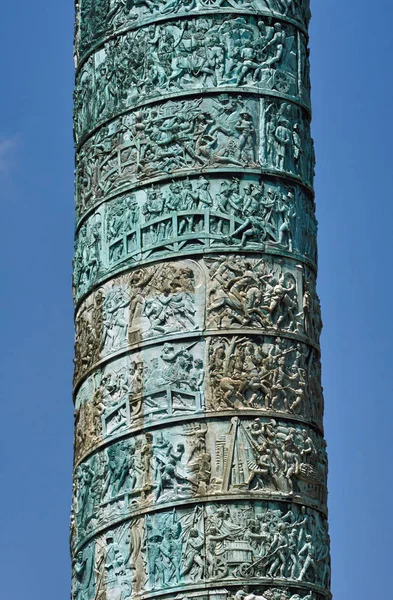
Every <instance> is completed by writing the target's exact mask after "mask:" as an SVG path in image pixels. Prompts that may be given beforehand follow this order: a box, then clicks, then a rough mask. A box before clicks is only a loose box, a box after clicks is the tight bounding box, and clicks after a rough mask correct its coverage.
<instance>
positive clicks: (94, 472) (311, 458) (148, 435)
mask: <svg viewBox="0 0 393 600" xmlns="http://www.w3.org/2000/svg"><path fill="white" fill-rule="evenodd" d="M326 473H327V456H326V446H325V443H324V441H323V438H322V437H321V436H320V435H319V434H316V433H315V432H314V431H313V430H312V429H310V428H308V427H305V426H304V425H303V424H294V423H289V422H288V421H278V420H275V419H268V418H265V417H261V418H259V417H258V418H256V419H253V420H249V419H244V418H239V417H233V418H232V419H221V420H220V421H217V420H209V419H208V420H207V421H204V422H201V423H199V422H188V423H184V424H182V425H177V426H173V427H167V428H166V429H165V431H163V430H162V429H158V430H157V429H154V430H152V431H150V432H149V431H146V432H144V433H141V434H138V435H134V436H133V437H132V438H131V439H129V438H127V439H121V440H119V441H115V442H113V443H112V444H111V445H110V446H108V447H107V448H106V449H101V450H100V451H98V452H96V453H95V454H93V455H92V456H91V457H90V458H88V459H86V460H84V461H83V462H81V463H80V464H79V465H78V466H77V467H76V470H75V494H74V507H73V515H74V526H73V527H74V530H73V534H74V535H75V536H76V537H75V540H74V543H76V544H80V543H81V542H83V540H84V539H85V538H86V536H88V535H91V534H93V533H94V532H96V531H97V530H98V529H102V528H105V527H106V526H108V525H110V524H111V523H114V522H117V521H119V520H121V519H124V518H125V517H128V516H130V514H133V513H135V512H137V511H140V510H141V509H147V508H151V507H152V506H158V505H160V504H164V505H165V504H168V503H170V504H172V503H179V502H180V503H182V502H184V501H185V500H187V499H188V500H192V499H197V498H198V499H199V500H200V499H201V498H203V497H207V496H214V498H216V499H217V500H218V499H219V498H220V496H225V497H228V495H241V496H242V495H243V496H244V494H246V496H254V495H256V496H261V495H262V496H265V497H267V498H281V499H291V500H292V499H295V500H297V501H298V502H305V503H307V504H310V505H314V506H315V507H316V508H319V507H320V505H321V504H324V503H325V502H326Z"/></svg>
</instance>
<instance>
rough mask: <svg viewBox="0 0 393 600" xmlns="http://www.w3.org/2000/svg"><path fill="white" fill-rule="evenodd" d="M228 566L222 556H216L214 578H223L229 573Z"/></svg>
mask: <svg viewBox="0 0 393 600" xmlns="http://www.w3.org/2000/svg"><path fill="white" fill-rule="evenodd" d="M227 571H228V567H227V564H226V562H225V561H224V560H223V559H222V558H216V560H215V563H214V579H222V578H223V577H225V575H226V574H227Z"/></svg>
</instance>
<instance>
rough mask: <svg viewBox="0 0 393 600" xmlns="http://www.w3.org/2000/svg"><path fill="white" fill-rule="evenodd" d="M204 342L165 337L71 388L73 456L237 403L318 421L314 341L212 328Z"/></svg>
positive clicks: (317, 366) (241, 406)
mask: <svg viewBox="0 0 393 600" xmlns="http://www.w3.org/2000/svg"><path fill="white" fill-rule="evenodd" d="M206 350H207V354H206V358H205V342H204V340H203V338H202V339H196V340H189V342H188V343H183V342H173V343H171V342H165V343H164V344H162V345H158V346H152V347H149V348H144V349H142V350H140V351H137V352H134V353H132V354H131V355H127V356H124V357H121V358H119V359H116V360H114V361H112V362H110V363H108V364H106V365H104V366H102V367H101V368H99V369H97V370H96V371H95V372H94V373H93V374H92V375H90V376H89V377H88V378H87V379H86V380H85V381H84V382H83V383H82V385H81V386H80V388H79V390H78V392H77V395H76V407H75V462H76V463H78V462H79V461H80V460H81V458H82V457H83V456H84V455H86V454H87V453H88V452H91V451H92V450H94V449H95V448H97V446H99V445H100V444H101V443H102V442H105V441H108V440H110V439H114V438H116V437H119V436H122V435H124V434H125V433H127V432H130V431H136V430H140V429H142V428H143V427H146V426H154V425H155V424H156V423H162V422H167V423H169V422H174V421H179V420H185V419H189V417H190V415H194V416H197V415H201V414H207V413H217V412H228V411H229V410H237V411H239V410H240V411H249V412H254V414H255V413H257V414H258V413H260V412H261V413H265V414H268V415H271V416H274V417H277V416H280V415H281V416H283V415H287V416H290V417H292V418H294V419H299V420H300V419H301V420H302V421H306V422H310V423H312V424H315V425H317V426H318V427H320V426H321V423H322V417H323V396H322V388H321V384H320V379H321V373H320V361H319V353H318V352H317V351H316V350H315V349H314V348H311V347H309V346H307V345H306V344H302V343H298V342H295V341H293V340H289V339H287V338H283V337H277V338H273V337H269V336H264V337H262V336H258V337H256V336H252V337H251V336H248V337H242V336H225V337H224V336H220V337H215V336H214V337H211V338H210V339H209V340H208V342H207V345H206ZM206 364H207V368H206ZM205 373H206V375H205Z"/></svg>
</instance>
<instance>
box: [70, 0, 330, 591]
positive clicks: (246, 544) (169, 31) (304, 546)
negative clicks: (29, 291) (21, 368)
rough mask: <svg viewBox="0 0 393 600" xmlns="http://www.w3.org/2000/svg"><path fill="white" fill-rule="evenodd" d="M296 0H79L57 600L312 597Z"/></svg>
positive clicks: (318, 534) (322, 522)
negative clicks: (65, 564) (66, 454)
mask: <svg viewBox="0 0 393 600" xmlns="http://www.w3.org/2000/svg"><path fill="white" fill-rule="evenodd" d="M309 18H310V11H309V3H308V0H251V1H248V0H245V1H241V0H79V2H77V6H76V43H75V61H76V88H75V142H76V237H75V260H74V294H75V309H76V313H75V322H76V344H75V376H74V385H75V407H76V410H75V470H74V496H73V512H72V523H71V551H72V557H73V584H72V596H73V600H131V599H132V600H134V599H135V600H136V599H138V600H139V599H140V600H148V599H150V598H153V597H154V598H162V599H163V600H175V599H176V600H183V599H184V598H187V599H189V600H243V599H244V598H246V599H247V600H326V599H328V598H330V591H329V590H330V561H329V535H328V527H327V507H326V500H327V489H326V479H327V456H326V444H325V442H324V438H323V396H322V389H321V371H320V350H319V338H320V333H321V327H322V322H321V316H320V306H319V300H318V296H317V293H316V269H317V246H316V232H317V223H316V219H315V206H314V195H313V177H314V151H313V142H312V139H311V137H310V83H309V61H308V49H307V44H308V38H307V28H308V22H309Z"/></svg>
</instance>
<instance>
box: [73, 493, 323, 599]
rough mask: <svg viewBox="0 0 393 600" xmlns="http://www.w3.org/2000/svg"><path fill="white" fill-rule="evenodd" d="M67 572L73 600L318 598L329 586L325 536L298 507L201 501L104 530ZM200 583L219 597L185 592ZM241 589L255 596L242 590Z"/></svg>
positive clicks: (314, 516) (316, 518)
mask: <svg viewBox="0 0 393 600" xmlns="http://www.w3.org/2000/svg"><path fill="white" fill-rule="evenodd" d="M74 566H75V568H74V581H73V600H96V599H102V600H119V599H120V600H125V599H126V598H130V597H133V596H136V595H138V597H143V594H144V593H151V592H155V593H157V592H160V591H166V590H168V591H169V590H171V589H174V590H176V589H179V592H180V590H182V591H181V596H180V595H179V596H175V598H176V599H177V598H179V600H182V599H183V598H184V594H185V593H186V592H187V598H188V597H190V598H195V600H201V599H202V600H203V599H204V598H209V600H226V599H230V600H321V598H322V596H321V595H320V592H321V591H322V589H321V588H323V587H324V586H326V587H328V586H329V583H330V562H329V534H328V528H327V523H326V520H325V518H324V517H322V516H321V515H320V514H319V513H318V512H316V511H314V510H312V509H310V508H306V507H305V506H296V505H292V504H284V503H280V502H267V503H266V502H265V503H263V504H262V503H259V502H254V503H252V504H251V503H247V502H236V503H233V504H231V505H227V504H221V503H209V504H205V505H197V506H193V507H185V508H179V509H173V510H171V511H165V512H160V513H156V514H152V515H149V514H148V515H145V516H141V517H140V518H138V519H136V520H134V521H131V524H130V522H126V523H123V524H122V525H120V526H118V527H114V528H112V529H109V530H108V531H107V532H106V533H105V534H103V535H101V536H99V537H98V538H96V539H95V540H94V541H92V542H90V543H88V544H87V545H86V546H85V547H84V548H82V549H79V550H78V551H77V552H76V557H75V559H74ZM272 580H274V581H272ZM207 583H210V584H213V585H214V583H216V585H217V586H220V589H219V591H218V590H217V591H215V592H213V591H212V592H211V594H209V595H207V592H206V591H204V592H203V594H202V595H201V593H199V594H195V591H194V593H193V592H192V590H191V589H190V594H188V590H187V586H188V585H190V586H192V587H193V589H194V590H195V588H196V589H198V584H200V585H201V587H203V586H204V584H207ZM248 584H250V585H251V586H252V585H254V586H255V585H257V586H258V588H257V589H256V590H255V593H250V592H249V591H247V592H245V591H244V590H245V589H247V588H244V587H243V586H244V585H248ZM228 586H230V593H229V591H228V590H227V589H225V588H227V587H228ZM184 588H185V589H184ZM115 590H117V595H116V594H115ZM258 590H259V591H258ZM105 592H106V595H105Z"/></svg>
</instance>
